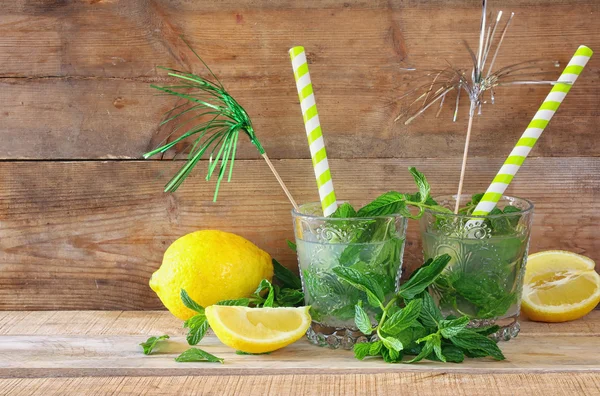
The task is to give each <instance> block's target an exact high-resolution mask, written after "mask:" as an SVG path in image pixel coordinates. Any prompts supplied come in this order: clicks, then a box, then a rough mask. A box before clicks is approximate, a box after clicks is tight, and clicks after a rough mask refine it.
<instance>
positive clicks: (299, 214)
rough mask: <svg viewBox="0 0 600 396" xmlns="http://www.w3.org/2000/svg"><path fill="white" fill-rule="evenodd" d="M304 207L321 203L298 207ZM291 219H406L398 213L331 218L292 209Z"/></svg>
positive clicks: (343, 201) (341, 201)
mask: <svg viewBox="0 0 600 396" xmlns="http://www.w3.org/2000/svg"><path fill="white" fill-rule="evenodd" d="M346 202H348V201H346V200H340V199H338V200H337V201H336V203H337V204H338V205H339V204H342V203H346ZM304 205H321V202H306V203H304V204H301V205H299V207H302V206H304ZM292 217H304V218H307V219H311V220H323V221H365V220H378V219H397V218H402V219H406V217H404V216H402V215H401V214H400V213H393V214H389V215H382V216H369V217H333V218H332V217H325V216H317V215H310V214H304V213H300V212H298V211H297V210H296V208H292Z"/></svg>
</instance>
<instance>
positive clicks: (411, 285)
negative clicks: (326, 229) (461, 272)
mask: <svg viewBox="0 0 600 396" xmlns="http://www.w3.org/2000/svg"><path fill="white" fill-rule="evenodd" d="M450 259H451V258H450V256H449V255H447V254H444V255H440V256H437V257H435V258H434V259H433V260H429V261H428V262H426V263H425V264H424V265H423V266H422V267H421V268H419V269H418V270H417V271H415V272H414V274H413V275H412V276H411V277H410V278H409V280H408V281H407V282H405V283H404V284H403V285H402V286H401V287H400V288H399V290H398V292H397V293H396V295H395V296H394V297H392V298H391V299H390V300H389V301H383V298H380V297H381V296H380V294H379V291H378V290H377V287H376V286H375V287H373V285H374V284H376V283H375V282H374V281H373V279H371V278H370V277H369V276H368V275H366V274H362V273H360V272H359V273H356V272H352V271H347V269H344V268H343V267H336V268H334V269H333V272H334V273H335V274H336V276H338V278H340V279H342V280H344V281H345V282H346V283H348V284H350V285H352V286H353V287H355V288H357V289H359V290H361V291H364V292H365V293H367V295H368V296H370V299H373V300H374V301H373V302H376V303H377V304H378V305H379V306H380V307H381V309H382V314H381V318H380V320H379V323H378V324H377V325H376V326H374V327H373V325H372V324H371V322H370V320H369V318H368V315H367V314H366V312H365V311H364V310H363V308H362V304H361V302H360V301H359V302H358V303H357V304H356V306H355V323H356V326H357V327H358V329H359V330H361V331H362V332H363V333H365V334H367V335H369V334H372V333H376V334H377V336H378V338H379V339H378V340H377V341H373V342H368V343H360V344H356V345H355V346H354V354H355V357H356V358H357V359H360V360H362V359H365V358H366V357H368V356H379V357H381V358H383V360H384V361H386V362H389V363H396V362H403V363H415V362H418V361H420V360H423V359H430V360H438V361H442V362H446V361H448V362H462V361H463V360H464V357H465V356H469V357H484V356H491V357H492V358H494V359H497V360H502V359H504V355H503V354H502V352H501V351H500V349H499V348H498V346H497V345H496V343H495V342H494V341H493V340H491V339H489V338H487V337H486V336H485V335H484V334H480V333H478V332H477V331H476V330H470V329H467V328H466V326H467V325H468V323H469V318H468V317H466V316H463V317H460V318H452V317H447V318H444V317H443V316H442V313H441V312H440V310H439V308H438V307H437V306H436V305H435V303H434V301H433V299H432V298H431V296H430V295H429V294H428V293H427V291H426V290H427V287H429V285H431V284H432V283H433V282H435V280H436V279H437V278H438V277H439V276H440V274H441V273H442V271H443V270H444V268H445V267H446V266H447V265H448V263H449V262H450ZM489 330H491V329H485V330H483V331H482V333H487V332H488V331H489ZM409 356H413V357H412V358H408V357H409Z"/></svg>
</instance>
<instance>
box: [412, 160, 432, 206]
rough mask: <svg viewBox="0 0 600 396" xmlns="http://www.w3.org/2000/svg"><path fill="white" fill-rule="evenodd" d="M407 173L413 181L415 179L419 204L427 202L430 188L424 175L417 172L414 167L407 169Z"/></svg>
mask: <svg viewBox="0 0 600 396" xmlns="http://www.w3.org/2000/svg"><path fill="white" fill-rule="evenodd" d="M408 171H409V172H410V174H411V175H412V176H413V179H415V183H416V184H417V187H419V195H420V201H421V203H425V201H427V198H429V192H430V191H431V187H430V186H429V183H428V182H427V179H426V178H425V175H423V174H422V173H421V172H419V171H418V170H417V169H416V168H415V167H414V166H413V167H410V168H408Z"/></svg>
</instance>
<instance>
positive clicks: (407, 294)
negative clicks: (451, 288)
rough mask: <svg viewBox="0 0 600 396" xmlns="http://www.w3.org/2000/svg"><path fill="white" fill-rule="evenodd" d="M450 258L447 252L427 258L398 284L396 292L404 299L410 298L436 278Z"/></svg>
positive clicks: (423, 289)
mask: <svg viewBox="0 0 600 396" xmlns="http://www.w3.org/2000/svg"><path fill="white" fill-rule="evenodd" d="M450 260H451V257H450V255H448V254H442V255H439V256H437V257H435V258H434V259H430V260H428V261H427V262H426V263H425V264H423V266H422V267H420V268H419V269H418V270H416V271H415V273H414V274H412V275H411V277H410V278H409V279H408V280H407V281H406V282H404V283H403V284H402V285H401V286H400V288H399V289H398V293H397V294H398V295H399V296H400V297H402V298H404V299H406V300H412V299H413V298H415V296H417V295H418V294H420V293H422V292H423V291H425V290H426V289H427V287H429V285H431V284H432V283H433V282H434V281H435V280H436V278H437V277H438V276H439V275H440V274H441V273H442V271H443V270H444V269H445V268H446V266H447V265H448V263H449V262H450Z"/></svg>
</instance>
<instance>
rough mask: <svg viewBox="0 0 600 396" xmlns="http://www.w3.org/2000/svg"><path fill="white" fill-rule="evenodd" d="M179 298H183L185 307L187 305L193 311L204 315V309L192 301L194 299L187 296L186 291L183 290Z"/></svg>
mask: <svg viewBox="0 0 600 396" xmlns="http://www.w3.org/2000/svg"><path fill="white" fill-rule="evenodd" d="M179 296H180V297H181V301H182V302H183V305H185V306H186V307H188V308H189V309H191V310H192V311H196V312H199V313H202V314H203V313H204V308H203V307H201V306H200V304H198V303H197V302H196V301H194V300H192V298H191V297H190V296H189V295H188V294H187V292H186V291H185V290H184V289H181V292H180V294H179Z"/></svg>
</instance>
